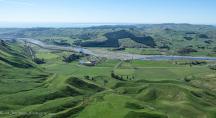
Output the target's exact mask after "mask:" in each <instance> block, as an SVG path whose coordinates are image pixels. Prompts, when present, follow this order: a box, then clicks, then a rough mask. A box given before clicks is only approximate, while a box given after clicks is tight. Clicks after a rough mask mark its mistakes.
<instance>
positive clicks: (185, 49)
mask: <svg viewBox="0 0 216 118" xmlns="http://www.w3.org/2000/svg"><path fill="white" fill-rule="evenodd" d="M192 52H197V50H196V49H193V48H191V47H185V48H182V49H180V50H178V53H179V54H189V53H192Z"/></svg>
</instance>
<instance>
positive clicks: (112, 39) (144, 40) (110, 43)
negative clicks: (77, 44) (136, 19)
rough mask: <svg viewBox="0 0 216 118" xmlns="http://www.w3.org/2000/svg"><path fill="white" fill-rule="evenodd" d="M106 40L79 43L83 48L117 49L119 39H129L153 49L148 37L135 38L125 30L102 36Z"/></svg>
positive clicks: (152, 41)
mask: <svg viewBox="0 0 216 118" xmlns="http://www.w3.org/2000/svg"><path fill="white" fill-rule="evenodd" d="M104 36H105V37H106V38H107V40H105V41H101V42H99V41H87V42H83V43H81V46H84V47H119V46H120V44H119V39H124V38H129V39H131V40H133V41H135V42H137V43H141V44H144V45H146V46H149V47H155V46H156V44H155V42H154V39H153V38H152V37H150V36H142V37H137V36H135V35H134V34H132V33H130V32H129V31H126V30H120V31H116V32H109V33H106V34H105V35H104Z"/></svg>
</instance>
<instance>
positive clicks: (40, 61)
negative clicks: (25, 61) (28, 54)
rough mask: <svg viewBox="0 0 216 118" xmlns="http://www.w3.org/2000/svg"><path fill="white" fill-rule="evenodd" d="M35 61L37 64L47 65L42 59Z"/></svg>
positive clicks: (35, 59)
mask: <svg viewBox="0 0 216 118" xmlns="http://www.w3.org/2000/svg"><path fill="white" fill-rule="evenodd" d="M33 61H34V62H35V63H36V64H44V63H46V62H45V60H44V59H40V58H34V59H33Z"/></svg>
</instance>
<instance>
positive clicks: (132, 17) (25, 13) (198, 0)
mask: <svg viewBox="0 0 216 118" xmlns="http://www.w3.org/2000/svg"><path fill="white" fill-rule="evenodd" d="M215 12H216V0H0V23H1V22H49V23H50V22H52V23H55V22H68V23H193V24H216V13H215Z"/></svg>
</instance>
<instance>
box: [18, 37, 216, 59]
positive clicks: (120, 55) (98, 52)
mask: <svg viewBox="0 0 216 118" xmlns="http://www.w3.org/2000/svg"><path fill="white" fill-rule="evenodd" d="M18 40H23V41H26V42H28V43H31V44H34V45H37V46H40V47H42V48H46V49H52V50H62V51H74V52H82V53H84V54H89V55H93V56H97V57H104V58H108V59H120V60H130V59H137V60H155V61H156V60H158V61H159V60H208V61H216V57H193V56H172V55H139V54H130V53H126V52H117V51H108V50H102V49H100V48H96V49H87V48H82V47H69V46H68V47H63V46H57V45H50V44H46V43H44V42H42V41H39V40H35V39H31V38H18Z"/></svg>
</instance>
